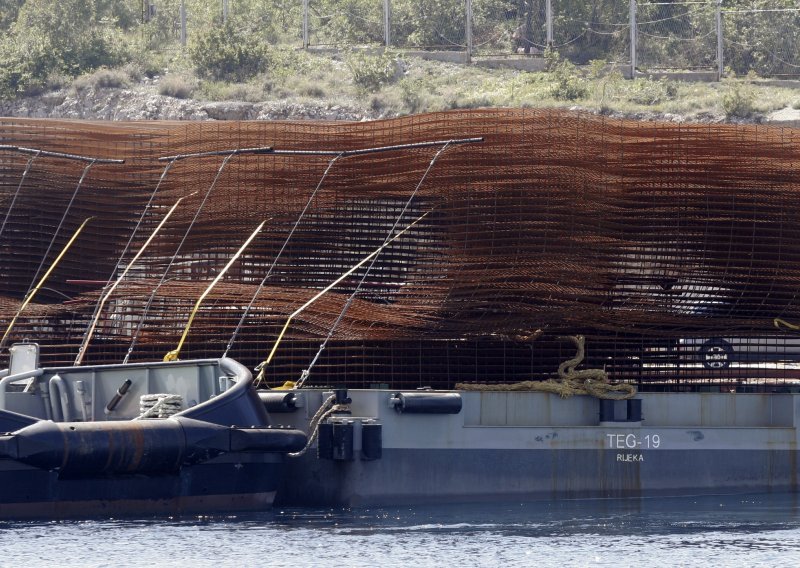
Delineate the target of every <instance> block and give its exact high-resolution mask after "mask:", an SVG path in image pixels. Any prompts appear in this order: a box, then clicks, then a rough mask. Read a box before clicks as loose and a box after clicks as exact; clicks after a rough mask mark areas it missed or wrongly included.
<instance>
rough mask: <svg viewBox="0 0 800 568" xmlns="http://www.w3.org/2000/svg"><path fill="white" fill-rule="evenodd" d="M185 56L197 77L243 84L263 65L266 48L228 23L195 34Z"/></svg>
mask: <svg viewBox="0 0 800 568" xmlns="http://www.w3.org/2000/svg"><path fill="white" fill-rule="evenodd" d="M189 56H190V58H191V59H192V62H193V63H194V64H195V66H196V67H197V72H198V73H199V74H200V75H201V76H204V77H210V78H212V79H216V80H220V81H223V80H224V81H244V80H246V79H248V78H250V77H253V76H254V75H255V74H256V73H258V71H259V68H260V67H262V66H263V65H264V60H265V58H266V46H265V45H264V44H263V43H261V42H260V41H259V39H258V37H257V36H256V35H255V34H248V33H242V32H240V31H238V30H237V29H236V28H234V26H233V25H232V24H230V23H228V24H226V25H223V26H218V27H213V28H211V29H209V30H207V31H204V32H201V33H199V34H197V35H196V36H195V39H194V40H193V41H192V43H191V46H190V48H189Z"/></svg>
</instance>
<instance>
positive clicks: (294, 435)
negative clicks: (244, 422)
mask: <svg viewBox="0 0 800 568" xmlns="http://www.w3.org/2000/svg"><path fill="white" fill-rule="evenodd" d="M230 433H231V451H232V452H282V453H285V452H299V451H300V450H302V449H303V448H305V447H306V442H307V441H308V438H307V436H306V434H305V432H303V431H301V430H293V429H289V428H232V429H231V430H230Z"/></svg>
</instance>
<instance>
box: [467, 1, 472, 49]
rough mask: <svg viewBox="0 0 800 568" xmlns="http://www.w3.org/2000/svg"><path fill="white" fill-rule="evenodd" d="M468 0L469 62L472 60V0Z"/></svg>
mask: <svg viewBox="0 0 800 568" xmlns="http://www.w3.org/2000/svg"><path fill="white" fill-rule="evenodd" d="M465 2H466V6H465V8H466V10H465V11H466V36H467V37H466V39H467V63H471V62H472V0H465Z"/></svg>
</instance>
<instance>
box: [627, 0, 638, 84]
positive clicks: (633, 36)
mask: <svg viewBox="0 0 800 568" xmlns="http://www.w3.org/2000/svg"><path fill="white" fill-rule="evenodd" d="M629 22H630V28H631V79H635V78H636V36H637V34H636V0H631V7H630V16H629Z"/></svg>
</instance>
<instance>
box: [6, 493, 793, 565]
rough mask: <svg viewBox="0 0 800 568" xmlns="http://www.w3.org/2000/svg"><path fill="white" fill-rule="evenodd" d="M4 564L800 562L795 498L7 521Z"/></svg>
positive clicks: (580, 502)
mask: <svg viewBox="0 0 800 568" xmlns="http://www.w3.org/2000/svg"><path fill="white" fill-rule="evenodd" d="M0 566H22V567H34V566H79V567H92V566H148V567H152V566H191V567H203V566H214V567H220V566H237V567H239V566H286V567H293V568H296V567H298V566H315V567H316V566H364V567H384V566H404V567H405V566H414V567H419V566H441V567H442V568H446V567H450V566H504V567H505V566H536V567H539V566H558V567H567V566H615V567H618V566H713V567H716V566H769V567H772V566H787V567H797V566H800V498H798V496H797V495H769V496H763V495H762V496H748V497H741V496H740V497H702V498H680V499H660V500H645V501H573V502H558V503H533V504H520V503H511V504H493V505H480V506H476V505H470V506H445V507H407V508H386V509H345V510H342V509H284V510H281V509H276V510H274V511H271V512H269V513H262V514H257V515H238V516H225V517H200V518H197V517H195V518H183V519H136V520H97V521H69V522H66V521H64V522H27V523H0Z"/></svg>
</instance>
